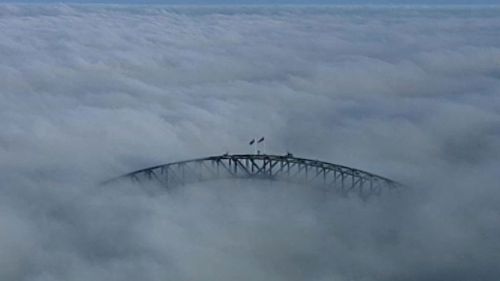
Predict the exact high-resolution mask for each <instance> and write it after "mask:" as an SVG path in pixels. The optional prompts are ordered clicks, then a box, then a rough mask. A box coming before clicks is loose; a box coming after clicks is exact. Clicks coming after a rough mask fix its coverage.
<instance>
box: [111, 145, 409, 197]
mask: <svg viewBox="0 0 500 281" xmlns="http://www.w3.org/2000/svg"><path fill="white" fill-rule="evenodd" d="M221 179H261V180H271V181H285V182H293V183H298V184H305V185H310V186H320V187H323V188H325V189H326V190H328V191H333V192H336V193H338V194H340V195H342V196H351V195H356V196H359V197H361V198H362V199H367V198H369V197H372V196H379V195H381V194H384V193H387V192H391V191H393V190H399V189H400V188H401V186H402V185H401V184H399V183H397V182H395V181H393V180H391V179H388V178H385V177H382V176H379V175H376V174H372V173H369V172H366V171H362V170H358V169H354V168H350V167H346V166H342V165H337V164H332V163H328V162H323V161H318V160H311V159H305V158H298V157H294V156H293V155H292V154H290V153H288V154H286V155H269V154H232V155H231V154H227V153H226V154H224V155H220V156H210V157H205V158H199V159H192V160H185V161H179V162H173V163H168V164H163V165H158V166H154V167H149V168H145V169H141V170H137V171H134V172H131V173H128V174H125V175H122V176H120V177H118V178H115V179H111V180H109V181H107V182H106V183H110V182H115V181H120V180H131V181H133V182H137V183H141V182H155V183H158V184H160V185H162V186H164V187H166V188H174V187H177V186H182V185H186V184H191V183H196V182H202V181H210V180H221Z"/></svg>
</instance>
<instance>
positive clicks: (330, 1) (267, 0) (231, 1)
mask: <svg viewBox="0 0 500 281" xmlns="http://www.w3.org/2000/svg"><path fill="white" fill-rule="evenodd" d="M2 2H4V3H79V4H89V3H103V4H134V5H142V4H159V5H172V4H173V5H497V4H500V1H499V0H0V3H2Z"/></svg>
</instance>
